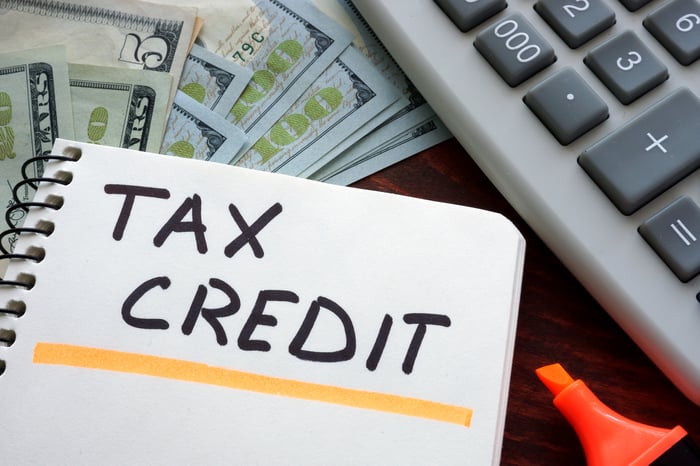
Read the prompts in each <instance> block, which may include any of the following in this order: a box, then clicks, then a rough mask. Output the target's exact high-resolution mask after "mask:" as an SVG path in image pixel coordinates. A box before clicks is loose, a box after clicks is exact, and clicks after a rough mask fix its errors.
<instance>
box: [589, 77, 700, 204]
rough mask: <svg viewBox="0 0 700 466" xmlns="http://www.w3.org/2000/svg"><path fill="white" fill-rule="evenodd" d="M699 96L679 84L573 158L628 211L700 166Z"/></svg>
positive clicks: (647, 200) (606, 192)
mask: <svg viewBox="0 0 700 466" xmlns="http://www.w3.org/2000/svg"><path fill="white" fill-rule="evenodd" d="M698 128H700V100H699V99H698V98H697V97H696V96H695V95H694V94H693V93H692V92H690V91H689V90H688V89H686V88H681V89H679V90H677V91H675V92H674V93H673V94H671V95H669V96H668V97H666V98H665V99H663V100H662V101H660V102H658V103H656V104H654V105H652V106H651V107H650V108H649V109H647V110H646V111H645V112H644V113H642V114H641V115H639V116H638V117H636V118H635V119H634V120H632V121H630V122H629V123H627V124H626V125H624V126H623V127H621V128H620V129H618V130H616V131H615V132H613V133H611V134H610V135H608V136H606V137H605V138H603V139H602V140H600V141H599V142H597V143H595V144H594V145H592V146H591V147H589V148H587V149H586V150H585V151H584V152H583V153H582V154H581V155H580V156H579V158H578V162H579V164H580V165H581V167H583V169H584V170H585V171H586V172H587V173H588V175H589V176H590V177H591V178H593V180H594V181H595V182H596V183H597V184H598V186H599V187H600V188H601V189H602V190H603V191H604V192H605V194H607V196H608V197H609V198H610V200H612V202H613V203H614V204H615V205H616V206H617V208H618V209H619V210H620V211H621V212H622V213H623V214H625V215H629V214H631V213H633V212H634V211H636V210H637V209H639V208H640V207H641V206H643V205H644V204H646V203H647V202H649V201H650V200H652V199H653V198H655V197H656V196H658V195H659V194H661V193H662V192H663V191H665V190H666V189H668V188H669V187H671V186H673V185H674V184H675V183H676V182H678V181H679V180H681V179H682V178H683V177H685V176H686V175H688V174H689V173H691V172H692V171H693V170H695V169H696V168H698V166H700V137H698Z"/></svg>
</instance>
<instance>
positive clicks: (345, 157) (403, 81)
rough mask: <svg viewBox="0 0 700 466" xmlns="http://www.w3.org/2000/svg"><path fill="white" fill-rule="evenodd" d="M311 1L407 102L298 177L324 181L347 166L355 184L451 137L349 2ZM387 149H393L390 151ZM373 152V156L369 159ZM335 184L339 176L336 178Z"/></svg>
mask: <svg viewBox="0 0 700 466" xmlns="http://www.w3.org/2000/svg"><path fill="white" fill-rule="evenodd" d="M312 2H313V3H314V4H315V5H316V6H317V7H318V8H320V9H321V10H322V11H323V12H324V13H325V14H327V15H328V16H329V17H331V18H332V19H334V20H335V21H338V22H339V23H340V24H341V25H342V26H344V27H345V28H347V29H348V30H349V31H351V32H352V33H353V35H354V40H353V45H355V46H356V47H357V48H358V49H360V50H361V51H362V53H363V54H364V55H365V56H367V57H368V59H369V60H370V61H371V62H372V63H373V64H374V66H375V67H376V68H377V69H378V70H380V71H381V72H382V74H383V75H384V77H385V78H386V79H388V80H389V81H390V82H392V83H393V84H394V85H395V86H396V87H398V88H399V89H401V91H402V93H403V95H404V97H405V100H404V104H403V105H401V106H400V107H397V106H394V107H392V108H391V109H388V110H389V111H391V110H394V111H393V113H392V114H391V115H390V116H389V117H388V118H386V119H385V121H384V122H383V123H382V124H381V125H379V126H374V127H372V128H371V132H370V131H366V130H367V129H370V128H363V129H361V130H359V131H357V132H356V133H355V135H354V137H353V138H349V139H347V140H346V141H345V143H344V144H341V145H338V146H337V147H336V148H335V149H334V151H332V152H331V153H328V154H326V155H325V156H324V157H322V158H320V159H318V160H317V161H316V162H315V163H314V164H313V165H311V166H310V167H307V169H306V170H304V171H303V172H301V173H299V174H297V175H298V176H302V177H308V178H314V179H317V178H318V177H323V178H325V177H327V176H328V174H329V173H331V172H333V171H336V170H338V168H339V167H341V166H348V167H352V173H353V174H352V175H349V174H348V175H347V176H346V177H345V178H342V179H343V180H351V179H352V180H356V179H359V178H362V177H363V176H367V175H369V174H371V173H374V172H376V171H379V170H381V169H382V168H385V167H387V166H389V165H391V164H394V163H396V162H399V161H400V160H403V159H405V158H407V157H409V156H411V155H413V154H415V153H417V152H420V151H421V150H424V149H426V148H428V147H430V146H432V145H435V144H437V143H439V142H442V141H444V140H446V139H448V138H450V137H451V136H452V135H451V134H450V132H449V131H448V130H447V128H445V126H444V125H443V124H442V122H441V121H440V120H439V119H438V117H437V116H436V115H435V112H434V111H433V110H432V109H431V108H430V106H429V105H428V104H427V103H426V102H425V99H424V98H423V96H422V95H420V93H419V92H418V90H417V89H416V88H415V86H413V84H412V83H411V81H410V80H409V79H408V78H407V77H406V75H405V74H404V73H403V71H401V69H400V68H399V66H398V65H397V64H396V63H395V62H394V60H393V59H392V57H391V56H390V55H389V54H388V53H387V51H386V49H385V48H384V46H383V45H382V44H381V42H379V41H378V40H377V37H376V35H375V34H374V31H372V30H371V29H370V27H369V25H368V24H367V22H366V21H365V20H364V18H363V17H362V16H361V15H360V13H359V11H358V10H357V9H356V8H355V6H354V5H353V4H352V2H351V1H350V0H312ZM420 128H425V130H421V129H420ZM358 136H359V137H358ZM398 141H400V143H399V142H398ZM387 143H389V144H388V145H387ZM387 147H391V149H390V150H386V148H387ZM369 153H371V154H374V155H373V156H368V155H367V154H369ZM363 165H364V166H363ZM316 172H319V173H316ZM335 180H336V181H337V180H340V178H337V177H336V178H335Z"/></svg>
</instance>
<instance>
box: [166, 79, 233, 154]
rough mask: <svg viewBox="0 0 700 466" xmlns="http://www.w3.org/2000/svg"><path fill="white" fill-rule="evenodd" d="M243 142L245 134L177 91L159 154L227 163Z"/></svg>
mask: <svg viewBox="0 0 700 466" xmlns="http://www.w3.org/2000/svg"><path fill="white" fill-rule="evenodd" d="M245 142H246V136H245V134H244V133H243V131H241V130H240V129H239V128H238V127H236V126H234V125H232V124H230V123H229V122H228V121H226V120H225V119H224V117H222V116H221V115H219V114H217V113H214V112H212V111H211V110H209V109H208V108H207V107H205V106H204V105H202V104H200V103H199V102H197V101H195V100H194V99H192V98H191V97H189V96H188V95H186V94H185V93H183V92H182V91H178V93H177V94H176V95H175V100H174V101H173V106H172V110H171V111H170V117H169V118H168V123H167V125H166V129H165V135H164V136H163V144H162V146H161V149H160V153H162V154H167V155H174V156H178V157H185V158H191V159H198V160H209V161H212V162H220V163H228V162H230V161H231V158H232V157H233V156H234V155H235V154H236V153H237V152H238V151H239V150H240V149H241V147H242V146H243V144H244V143H245Z"/></svg>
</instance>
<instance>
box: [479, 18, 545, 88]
mask: <svg viewBox="0 0 700 466" xmlns="http://www.w3.org/2000/svg"><path fill="white" fill-rule="evenodd" d="M474 46H475V47H476V49H477V50H478V51H479V52H480V53H481V54H482V55H483V56H484V57H485V58H486V60H487V61H488V62H489V63H490V64H491V66H493V67H494V69H495V70H496V71H497V72H498V74H500V75H501V77H502V78H503V79H504V80H505V82H507V83H508V84H509V85H510V86H512V87H515V86H517V85H518V84H520V83H521V82H523V81H525V80H526V79H528V78H529V77H531V76H532V75H534V74H535V73H537V72H538V71H540V70H542V69H543V68H545V67H547V66H549V65H551V64H552V63H554V60H555V59H556V57H555V56H554V49H553V48H552V46H551V45H549V43H548V42H547V41H546V40H544V38H543V37H542V36H541V35H540V34H539V33H538V32H537V31H536V30H535V28H534V27H532V25H531V24H530V23H529V22H528V21H527V20H526V19H525V17H524V16H523V15H521V14H520V13H516V14H513V15H510V16H508V17H506V18H503V19H501V20H499V21H498V22H496V24H494V25H492V26H491V27H489V28H488V29H485V30H483V31H481V32H480V33H479V34H478V35H477V36H476V40H475V41H474Z"/></svg>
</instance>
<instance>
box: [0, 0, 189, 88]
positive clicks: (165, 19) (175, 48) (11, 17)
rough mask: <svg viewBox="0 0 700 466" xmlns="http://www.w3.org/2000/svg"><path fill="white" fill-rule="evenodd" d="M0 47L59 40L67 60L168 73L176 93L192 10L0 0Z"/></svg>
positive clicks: (129, 0) (90, 1)
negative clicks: (0, 20)
mask: <svg viewBox="0 0 700 466" xmlns="http://www.w3.org/2000/svg"><path fill="white" fill-rule="evenodd" d="M0 18H2V27H0V48H1V49H2V50H18V49H24V48H27V47H38V46H46V45H55V44H62V45H64V46H65V47H66V54H67V58H68V61H69V62H71V63H83V64H88V65H105V66H119V67H125V68H133V69H145V70H153V71H161V72H166V73H169V74H170V75H171V76H172V78H173V82H172V86H171V91H170V97H171V98H172V97H173V96H174V95H175V91H176V90H177V83H178V82H179V78H180V74H181V73H182V67H183V64H184V62H185V58H186V57H187V53H188V50H189V47H190V43H191V40H192V35H193V31H194V23H195V18H196V10H194V9H184V8H176V7H172V6H170V7H164V6H162V5H156V4H153V3H147V2H141V1H138V0H120V1H118V2H115V1H112V0H73V1H58V0H52V1H46V0H0Z"/></svg>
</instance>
